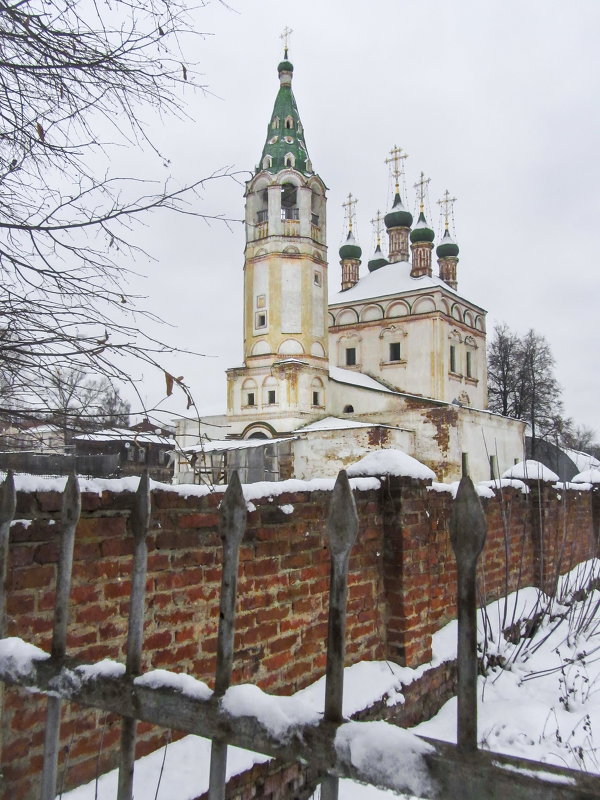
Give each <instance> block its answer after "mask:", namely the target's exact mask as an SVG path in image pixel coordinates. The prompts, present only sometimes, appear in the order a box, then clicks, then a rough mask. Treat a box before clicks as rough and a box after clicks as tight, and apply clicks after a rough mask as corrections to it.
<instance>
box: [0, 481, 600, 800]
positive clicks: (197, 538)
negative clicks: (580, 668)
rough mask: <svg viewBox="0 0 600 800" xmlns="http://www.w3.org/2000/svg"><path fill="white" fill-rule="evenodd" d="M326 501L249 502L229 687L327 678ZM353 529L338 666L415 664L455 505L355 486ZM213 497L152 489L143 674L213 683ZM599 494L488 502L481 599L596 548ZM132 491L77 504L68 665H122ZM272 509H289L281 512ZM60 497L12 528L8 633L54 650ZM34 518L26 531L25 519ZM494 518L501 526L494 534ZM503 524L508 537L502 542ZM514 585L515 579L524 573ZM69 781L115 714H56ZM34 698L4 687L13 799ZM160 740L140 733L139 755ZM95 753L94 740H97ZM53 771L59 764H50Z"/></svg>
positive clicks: (545, 491)
mask: <svg viewBox="0 0 600 800" xmlns="http://www.w3.org/2000/svg"><path fill="white" fill-rule="evenodd" d="M329 499H330V493H329V492H327V491H314V492H309V491H298V492H293V493H291V492H290V493H288V494H284V495H281V496H277V497H276V498H275V499H274V500H273V501H272V502H270V501H269V498H267V497H265V498H258V499H254V501H253V506H254V509H255V510H253V511H251V512H250V513H249V514H248V529H247V533H246V536H245V538H244V541H243V544H242V548H241V552H240V576H239V583H238V587H239V594H238V606H237V614H238V616H237V622H236V639H235V660H234V676H233V678H234V682H236V683H241V682H253V683H257V684H258V685H259V686H260V687H261V688H263V689H265V690H267V691H270V692H275V693H284V694H288V693H291V692H293V691H295V690H297V689H299V688H301V687H303V686H306V685H307V684H309V683H311V682H312V681H314V680H315V679H316V678H317V677H319V676H320V675H322V674H323V672H324V668H325V646H324V643H325V638H326V631H327V603H328V576H329V559H328V551H327V547H326V543H325V538H324V524H325V523H324V521H325V519H326V516H327V506H328V502H329ZM356 499H357V505H358V512H359V517H360V532H359V537H358V541H357V544H356V547H355V549H354V551H353V554H352V557H351V562H350V579H349V583H350V590H349V601H348V630H347V653H348V659H347V660H348V663H349V664H350V663H354V662H356V661H359V660H364V659H367V660H369V659H381V658H389V659H391V660H392V661H396V662H398V663H403V664H406V665H408V666H416V665H418V664H421V663H424V662H426V661H428V660H429V659H430V657H431V634H432V633H433V632H434V631H435V630H437V629H438V628H440V627H441V626H442V625H444V624H445V623H446V622H447V621H448V620H450V619H452V618H453V617H454V615H455V611H456V609H455V581H456V570H455V565H454V556H453V553H452V549H451V546H450V541H449V534H448V518H449V514H450V508H451V502H452V497H451V494H450V493H448V492H432V491H428V490H427V487H426V485H425V484H424V483H423V482H422V481H420V480H417V479H411V478H405V477H404V478H402V477H390V478H388V479H387V480H386V481H385V482H384V483H383V485H382V488H381V490H376V489H370V490H367V491H359V492H356ZM220 500H221V495H220V494H215V495H210V494H209V495H205V496H203V497H193V496H191V497H188V498H185V497H183V496H182V495H181V494H177V493H175V492H167V491H155V492H154V493H153V506H154V512H153V527H152V530H151V533H150V535H149V539H148V553H149V556H148V582H147V598H146V599H147V610H146V625H145V655H144V669H149V668H166V669H172V670H175V671H177V672H189V673H191V674H193V675H195V676H196V677H198V678H200V679H201V680H204V681H206V682H207V683H209V684H210V683H211V680H212V675H213V673H214V666H215V653H216V635H217V620H218V594H219V588H220V578H221V574H220V558H221V546H220V537H219V533H218V524H219V516H218V504H219V502H220ZM598 500H599V498H598V497H597V496H596V494H594V493H593V492H590V491H587V492H586V491H581V492H580V491H575V490H567V491H560V490H559V489H556V488H552V487H550V486H549V485H544V486H542V487H541V488H540V487H538V486H535V485H532V491H531V492H530V493H529V494H523V493H522V492H521V491H519V490H518V489H515V488H505V489H504V490H503V492H502V497H501V496H500V492H499V491H496V495H495V496H494V497H492V498H490V499H484V500H483V503H484V508H485V511H486V514H487V518H488V525H489V536H488V542H487V544H486V548H485V550H484V553H483V556H482V560H481V565H480V587H481V589H482V591H484V592H485V597H486V600H487V601H489V600H491V599H493V598H495V597H498V596H500V595H501V594H502V593H503V591H504V586H505V578H506V570H505V563H506V561H505V559H506V553H508V559H509V565H510V570H509V575H508V582H509V590H510V591H512V590H514V589H516V588H517V586H518V585H519V584H520V585H521V586H523V585H531V584H533V583H535V582H536V581H540V582H541V583H542V584H543V585H544V586H546V587H549V585H550V584H551V583H552V581H553V580H554V579H555V577H556V574H557V572H561V573H562V572H565V571H567V570H568V569H569V568H570V567H571V566H573V564H574V563H576V562H578V561H581V560H584V559H586V558H588V557H590V555H591V554H592V553H593V552H595V541H596V538H595V536H594V525H595V526H596V528H595V529H596V531H597V529H598V519H599V518H600V506H599V507H598V508H597V511H596V515H595V517H593V515H592V506H593V504H594V503H596V504H597V505H598ZM131 503H132V495H131V494H129V493H127V492H123V493H118V494H111V493H109V492H104V493H103V494H102V495H98V494H84V495H83V513H82V519H81V521H80V524H79V527H78V531H77V536H76V544H75V555H74V571H73V589H72V612H71V624H70V628H69V637H68V652H69V655H71V656H73V657H75V658H77V659H79V660H83V661H97V660H100V659H101V658H104V657H109V658H113V659H116V660H119V661H124V648H125V639H126V633H127V611H128V604H129V594H130V588H131V586H130V569H131V553H132V540H131V537H130V536H129V535H128V533H127V524H126V521H127V515H128V509H129V507H130V506H131ZM281 506H284V507H286V508H287V509H288V511H289V508H290V507H293V511H292V512H291V513H286V512H285V511H284V510H282V508H281ZM59 508H60V495H58V494H57V493H52V492H38V493H30V494H25V493H20V494H19V497H18V509H17V517H18V518H19V519H21V520H24V522H17V523H15V524H14V525H13V526H12V528H11V554H10V559H11V561H10V576H9V594H8V615H9V629H8V635H18V636H20V637H22V638H24V639H26V640H28V641H30V642H32V643H34V644H36V645H38V646H40V647H42V648H44V649H46V650H47V649H49V644H50V638H51V628H52V614H53V603H54V581H55V571H56V562H57V557H58V546H57V545H58V533H59V526H58V525H57V524H55V523H56V522H57V521H58V519H59V516H60V515H59ZM30 519H34V521H33V522H32V523H31V524H30V523H29V520H30ZM504 520H506V521H507V523H508V527H507V528H506V529H505V525H504ZM505 530H507V531H508V534H507V535H506V534H505ZM519 576H520V577H519ZM64 707H65V713H64V721H63V725H62V730H61V738H62V741H61V744H62V747H63V750H62V753H61V760H62V764H63V766H64V764H65V758H66V753H67V749H69V757H68V769H67V771H66V775H65V787H72V786H75V785H78V784H79V783H81V782H83V781H86V780H90V779H93V778H94V777H95V775H96V769H97V760H98V754H99V753H100V757H99V764H100V771H105V770H106V769H108V768H109V767H112V766H114V765H115V752H116V751H115V745H116V744H117V742H118V737H119V720H118V718H117V717H115V716H114V715H108V716H106V717H105V715H104V714H102V713H100V712H94V711H87V710H83V709H80V708H77V707H71V706H69V704H66V703H65V704H64ZM44 717H45V701H44V700H43V699H40V698H38V697H35V696H32V695H29V694H25V693H24V692H21V691H20V690H17V689H13V688H10V689H7V691H6V693H5V710H4V714H3V718H2V725H3V731H2V735H3V753H2V772H3V774H4V782H5V783H4V786H5V787H6V788H7V789H9V790H10V797H11V800H30V798H34V797H37V793H38V792H37V788H36V786H37V783H36V772H38V771H39V769H40V766H41V760H42V748H43V720H44ZM166 735H167V734H166V732H165V731H163V730H161V729H158V728H155V727H153V726H150V725H147V724H145V723H140V725H139V753H140V754H144V753H147V752H150V751H151V750H154V749H156V748H157V747H158V746H160V745H162V744H164V742H165V737H166ZM101 743H102V745H101ZM60 769H62V767H61V768H60Z"/></svg>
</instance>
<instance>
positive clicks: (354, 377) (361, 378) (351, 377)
mask: <svg viewBox="0 0 600 800" xmlns="http://www.w3.org/2000/svg"><path fill="white" fill-rule="evenodd" d="M329 377H330V378H331V379H332V380H334V381H337V382H338V383H349V384H351V385H352V386H361V387H362V388H363V389H376V390H377V391H378V392H389V393H390V394H398V392H393V391H392V390H391V389H388V387H387V386H384V385H383V383H379V381H376V380H375V378H371V377H370V376H369V375H365V374H364V373H363V372H355V371H354V370H352V369H342V368H341V367H332V366H331V365H330V366H329Z"/></svg>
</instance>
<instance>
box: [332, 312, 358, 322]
mask: <svg viewBox="0 0 600 800" xmlns="http://www.w3.org/2000/svg"><path fill="white" fill-rule="evenodd" d="M356 322H358V315H357V313H356V311H355V310H354V309H353V308H343V309H342V310H341V311H340V312H339V313H338V315H337V318H336V320H335V324H336V325H354V324H355V323H356Z"/></svg>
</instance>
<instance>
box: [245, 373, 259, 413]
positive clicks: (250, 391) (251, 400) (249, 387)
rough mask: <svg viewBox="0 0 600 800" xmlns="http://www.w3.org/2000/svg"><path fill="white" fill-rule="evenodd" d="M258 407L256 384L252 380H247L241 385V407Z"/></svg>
mask: <svg viewBox="0 0 600 800" xmlns="http://www.w3.org/2000/svg"><path fill="white" fill-rule="evenodd" d="M257 405H258V391H257V386H256V382H255V381H253V380H252V378H247V379H246V380H245V381H244V383H243V384H242V406H243V407H245V406H249V407H253V406H257Z"/></svg>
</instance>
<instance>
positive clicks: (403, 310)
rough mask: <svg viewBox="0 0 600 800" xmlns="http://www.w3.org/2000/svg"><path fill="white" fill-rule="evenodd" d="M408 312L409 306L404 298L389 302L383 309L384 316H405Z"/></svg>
mask: <svg viewBox="0 0 600 800" xmlns="http://www.w3.org/2000/svg"><path fill="white" fill-rule="evenodd" d="M408 314H410V306H409V305H408V303H407V302H406V301H405V300H396V301H395V302H393V303H390V304H389V306H388V307H387V308H386V310H385V316H386V317H406V316H407V315H408Z"/></svg>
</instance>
